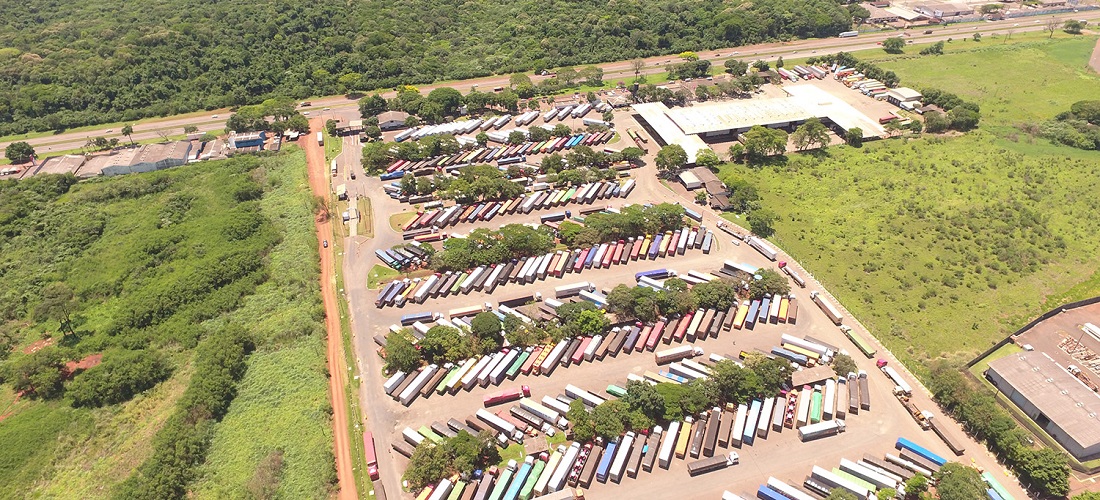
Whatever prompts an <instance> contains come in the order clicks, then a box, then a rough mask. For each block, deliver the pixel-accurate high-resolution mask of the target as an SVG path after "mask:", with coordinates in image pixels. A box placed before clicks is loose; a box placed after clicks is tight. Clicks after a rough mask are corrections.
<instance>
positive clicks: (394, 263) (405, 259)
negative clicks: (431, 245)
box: [374, 242, 428, 270]
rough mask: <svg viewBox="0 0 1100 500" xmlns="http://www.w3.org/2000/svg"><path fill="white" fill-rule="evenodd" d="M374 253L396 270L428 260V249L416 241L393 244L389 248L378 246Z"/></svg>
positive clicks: (415, 265)
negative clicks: (399, 244)
mask: <svg viewBox="0 0 1100 500" xmlns="http://www.w3.org/2000/svg"><path fill="white" fill-rule="evenodd" d="M374 254H375V256H377V257H378V260H381V261H382V263H383V264H385V265H387V266H389V267H391V268H393V269H396V270H401V269H405V268H409V267H417V266H419V265H421V264H423V263H425V262H426V261H427V260H428V251H427V250H425V249H424V248H423V247H421V246H420V244H419V243H418V242H413V243H410V244H407V245H401V246H395V247H393V248H390V249H389V250H386V249H381V248H380V249H378V250H375V251H374Z"/></svg>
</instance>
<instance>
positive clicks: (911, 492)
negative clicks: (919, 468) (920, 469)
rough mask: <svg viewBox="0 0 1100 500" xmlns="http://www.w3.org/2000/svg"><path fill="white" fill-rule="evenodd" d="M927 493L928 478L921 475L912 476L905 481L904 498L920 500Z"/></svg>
mask: <svg viewBox="0 0 1100 500" xmlns="http://www.w3.org/2000/svg"><path fill="white" fill-rule="evenodd" d="M927 491H928V478H926V477H924V476H923V475H921V474H914V475H913V477H911V478H909V479H907V480H906V481H905V498H910V499H916V498H920V497H921V496H922V495H923V494H924V493H926V492H927Z"/></svg>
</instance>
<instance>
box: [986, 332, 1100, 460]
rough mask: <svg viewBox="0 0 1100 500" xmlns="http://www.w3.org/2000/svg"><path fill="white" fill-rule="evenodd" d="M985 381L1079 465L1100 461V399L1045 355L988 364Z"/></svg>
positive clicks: (1019, 356)
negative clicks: (1099, 459)
mask: <svg viewBox="0 0 1100 500" xmlns="http://www.w3.org/2000/svg"><path fill="white" fill-rule="evenodd" d="M985 376H986V378H987V379H989V381H990V382H992V383H993V385H994V386H996V387H997V389H998V390H999V391H1001V392H1003V393H1004V394H1005V396H1008V399H1009V400H1011V401H1012V402H1013V403H1014V404H1015V405H1016V406H1018V407H1019V408H1020V409H1021V410H1023V412H1024V413H1026V414H1027V416H1028V417H1029V418H1031V419H1032V420H1033V421H1035V423H1036V424H1038V426H1039V427H1041V428H1043V430H1044V431H1046V432H1047V433H1048V434H1050V436H1051V437H1053V438H1054V439H1055V440H1056V441H1058V443H1059V444H1061V445H1062V447H1064V448H1065V449H1066V451H1068V452H1069V453H1070V455H1073V456H1074V458H1076V459H1077V460H1079V461H1082V462H1084V461H1088V460H1093V459H1095V458H1100V422H1097V419H1098V418H1100V395H1097V394H1096V393H1095V392H1093V391H1092V389H1090V388H1089V387H1088V386H1086V385H1085V384H1084V383H1083V382H1081V381H1080V380H1078V379H1077V378H1076V377H1074V376H1073V375H1071V374H1070V373H1069V372H1068V371H1067V370H1066V367H1063V366H1061V365H1059V364H1058V363H1057V362H1055V361H1054V359H1052V358H1051V357H1050V356H1048V355H1047V354H1045V353H1042V352H1037V351H1031V352H1021V353H1017V354H1013V355H1010V356H1006V357H1003V358H1001V359H997V360H994V361H992V362H990V363H989V368H988V369H987V370H986V371H985Z"/></svg>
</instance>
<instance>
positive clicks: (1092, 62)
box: [1089, 40, 1100, 73]
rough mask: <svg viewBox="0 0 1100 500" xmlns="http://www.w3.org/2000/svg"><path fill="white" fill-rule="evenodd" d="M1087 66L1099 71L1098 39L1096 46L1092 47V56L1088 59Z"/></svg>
mask: <svg viewBox="0 0 1100 500" xmlns="http://www.w3.org/2000/svg"><path fill="white" fill-rule="evenodd" d="M1089 67H1091V68H1092V70H1093V71H1095V72H1097V73H1100V40H1097V41H1096V48H1094V49H1092V58H1090V59H1089Z"/></svg>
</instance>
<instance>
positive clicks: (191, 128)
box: [122, 125, 199, 144]
mask: <svg viewBox="0 0 1100 500" xmlns="http://www.w3.org/2000/svg"><path fill="white" fill-rule="evenodd" d="M126 127H129V125H126V126H124V127H122V135H125V136H126V137H130V134H127V133H126ZM198 131H199V128H198V127H196V126H194V125H186V126H184V127H183V133H185V134H189V135H190V134H194V133H196V132H198ZM130 133H131V134H132V133H134V129H133V127H131V128H130ZM133 143H134V140H133V139H130V144H133Z"/></svg>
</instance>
